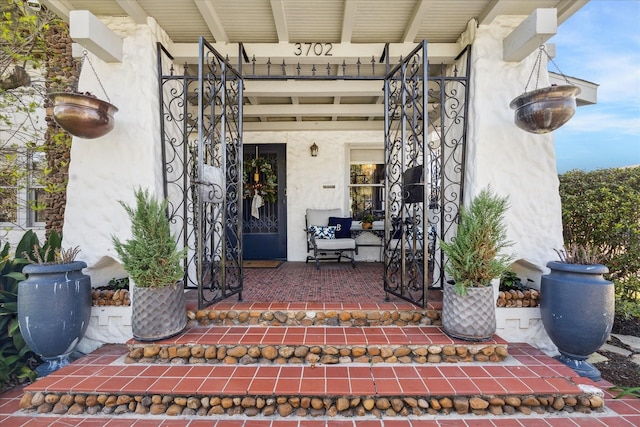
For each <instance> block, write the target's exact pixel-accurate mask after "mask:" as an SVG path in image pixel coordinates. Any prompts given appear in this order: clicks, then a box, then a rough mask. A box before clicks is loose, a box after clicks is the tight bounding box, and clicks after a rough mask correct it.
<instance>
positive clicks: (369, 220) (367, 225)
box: [362, 212, 376, 230]
mask: <svg viewBox="0 0 640 427" xmlns="http://www.w3.org/2000/svg"><path fill="white" fill-rule="evenodd" d="M375 220H376V217H375V216H374V215H373V214H372V213H371V212H365V214H364V215H362V229H363V230H369V229H371V228H373V221H375Z"/></svg>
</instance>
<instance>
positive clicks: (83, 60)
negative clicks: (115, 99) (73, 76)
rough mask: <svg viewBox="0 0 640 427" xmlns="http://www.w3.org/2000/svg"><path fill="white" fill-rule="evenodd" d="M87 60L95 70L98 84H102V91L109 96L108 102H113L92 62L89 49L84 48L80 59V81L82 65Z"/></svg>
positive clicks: (92, 69)
mask: <svg viewBox="0 0 640 427" xmlns="http://www.w3.org/2000/svg"><path fill="white" fill-rule="evenodd" d="M85 61H87V62H88V63H89V66H90V67H91V71H93V74H94V75H95V76H96V80H97V81H98V84H99V85H100V89H102V93H104V96H105V97H106V98H107V102H109V103H111V99H109V95H107V91H106V90H104V86H103V85H102V81H101V80H100V77H99V76H98V73H97V72H96V69H95V68H93V63H92V62H91V59H90V58H89V51H88V50H87V49H82V59H81V60H80V69H79V70H78V82H79V81H80V77H79V76H80V74H81V73H82V67H83V66H84V62H85ZM76 89H77V88H76Z"/></svg>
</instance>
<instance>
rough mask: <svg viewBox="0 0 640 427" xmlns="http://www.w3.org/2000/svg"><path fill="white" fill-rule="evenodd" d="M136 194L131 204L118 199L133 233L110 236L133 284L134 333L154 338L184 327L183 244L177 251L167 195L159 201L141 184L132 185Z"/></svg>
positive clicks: (147, 338) (144, 338) (185, 314)
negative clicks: (135, 186)
mask: <svg viewBox="0 0 640 427" xmlns="http://www.w3.org/2000/svg"><path fill="white" fill-rule="evenodd" d="M135 199H136V203H135V206H128V205H126V204H125V203H124V202H122V201H121V202H120V204H121V205H122V207H124V209H125V210H126V212H127V214H128V215H129V219H130V220H131V234H132V236H131V238H130V239H129V240H126V241H122V240H120V239H118V238H117V237H116V236H113V239H112V240H113V244H114V247H115V250H116V252H117V253H118V256H119V257H120V260H121V261H122V265H123V267H124V269H125V270H126V271H127V273H128V274H129V277H130V279H131V280H130V281H131V282H132V284H133V286H131V291H132V298H131V305H132V317H131V327H132V330H133V337H134V338H135V339H137V340H140V341H156V340H160V339H164V338H168V337H171V336H173V335H176V334H178V333H180V332H182V330H183V329H184V328H185V326H186V325H187V313H186V300H185V296H184V286H183V281H182V279H183V277H184V269H183V267H182V266H183V260H184V257H185V253H186V249H183V250H179V249H178V248H177V244H176V239H175V238H174V236H172V235H171V229H170V225H169V219H168V218H167V215H166V209H167V201H166V200H164V201H162V202H160V201H159V200H158V199H156V198H155V197H153V196H150V195H149V191H148V190H142V189H138V190H136V192H135Z"/></svg>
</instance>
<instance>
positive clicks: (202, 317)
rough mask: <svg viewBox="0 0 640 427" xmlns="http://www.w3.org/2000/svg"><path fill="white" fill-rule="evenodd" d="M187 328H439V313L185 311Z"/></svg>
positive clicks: (385, 311)
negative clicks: (414, 326) (416, 326)
mask: <svg viewBox="0 0 640 427" xmlns="http://www.w3.org/2000/svg"><path fill="white" fill-rule="evenodd" d="M187 317H188V319H189V321H190V323H191V326H197V325H201V326H206V325H227V326H231V325H260V326H394V325H395V326H408V325H420V326H427V325H435V326H440V325H442V322H441V320H440V310H327V311H323V310H306V311H305V310H297V311H294V310H291V311H269V310H268V311H262V310H240V311H236V310H196V311H194V310H187Z"/></svg>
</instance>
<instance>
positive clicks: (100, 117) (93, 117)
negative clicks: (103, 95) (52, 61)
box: [49, 92, 118, 139]
mask: <svg viewBox="0 0 640 427" xmlns="http://www.w3.org/2000/svg"><path fill="white" fill-rule="evenodd" d="M49 99H50V100H51V102H52V103H53V118H54V119H55V121H56V123H58V125H60V127H61V128H62V129H64V130H66V131H67V132H69V133H70V134H71V135H73V136H77V137H79V138H86V139H93V138H98V137H101V136H104V135H106V134H107V133H109V132H110V131H111V130H112V129H113V126H114V119H113V115H114V114H115V113H117V112H118V108H116V107H115V106H114V105H112V104H110V103H108V102H106V101H103V100H101V99H98V98H96V97H94V96H91V95H88V94H82V93H66V92H56V93H51V94H49Z"/></svg>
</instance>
